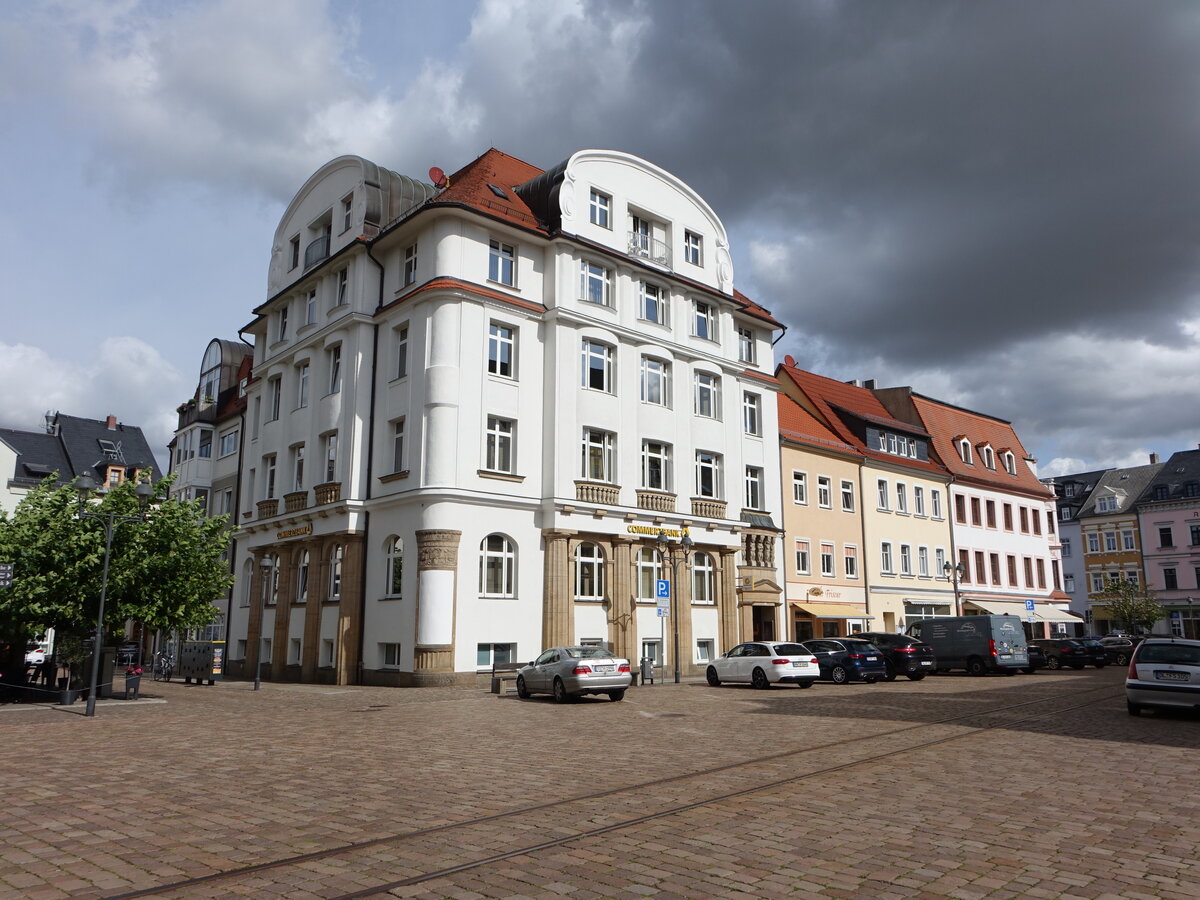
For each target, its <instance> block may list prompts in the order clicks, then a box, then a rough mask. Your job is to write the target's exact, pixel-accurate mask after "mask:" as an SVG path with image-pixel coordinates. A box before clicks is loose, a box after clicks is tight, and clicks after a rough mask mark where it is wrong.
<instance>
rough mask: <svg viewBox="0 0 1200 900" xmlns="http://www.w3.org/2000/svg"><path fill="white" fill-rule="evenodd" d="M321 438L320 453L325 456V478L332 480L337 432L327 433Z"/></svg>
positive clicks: (335, 468) (335, 462) (334, 471)
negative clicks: (321, 450) (321, 447)
mask: <svg viewBox="0 0 1200 900" xmlns="http://www.w3.org/2000/svg"><path fill="white" fill-rule="evenodd" d="M321 440H322V441H323V442H324V450H323V453H322V455H323V456H324V457H325V480H326V481H334V480H335V477H334V476H335V475H336V473H337V444H338V436H337V432H336V431H334V432H332V433H330V434H327V435H325V436H324V437H323V438H322V439H321Z"/></svg>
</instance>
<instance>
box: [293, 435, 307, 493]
mask: <svg viewBox="0 0 1200 900" xmlns="http://www.w3.org/2000/svg"><path fill="white" fill-rule="evenodd" d="M292 490H293V491H302V490H304V445H303V444H296V445H295V446H293V447H292Z"/></svg>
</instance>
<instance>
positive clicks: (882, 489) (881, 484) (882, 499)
mask: <svg viewBox="0 0 1200 900" xmlns="http://www.w3.org/2000/svg"><path fill="white" fill-rule="evenodd" d="M875 487H876V489H877V493H878V498H879V499H878V503H879V508H880V509H888V483H887V481H886V480H884V479H883V478H880V479H879V480H878V481H877V482H875Z"/></svg>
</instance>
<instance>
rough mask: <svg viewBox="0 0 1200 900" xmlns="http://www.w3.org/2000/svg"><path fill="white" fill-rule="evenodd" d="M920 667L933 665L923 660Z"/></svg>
mask: <svg viewBox="0 0 1200 900" xmlns="http://www.w3.org/2000/svg"><path fill="white" fill-rule="evenodd" d="M921 665H923V666H932V665H933V663H931V662H930V661H929V660H927V659H923V660H921Z"/></svg>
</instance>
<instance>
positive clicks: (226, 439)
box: [217, 428, 240, 459]
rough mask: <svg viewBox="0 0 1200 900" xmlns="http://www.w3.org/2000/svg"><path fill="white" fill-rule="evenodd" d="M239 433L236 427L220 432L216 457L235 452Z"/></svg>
mask: <svg viewBox="0 0 1200 900" xmlns="http://www.w3.org/2000/svg"><path fill="white" fill-rule="evenodd" d="M239 433H240V432H239V431H238V429H236V428H231V429H230V430H229V431H222V432H221V436H220V437H219V438H218V439H217V458H218V459H219V458H220V457H222V456H229V455H230V454H231V453H237V448H238V435H239Z"/></svg>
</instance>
